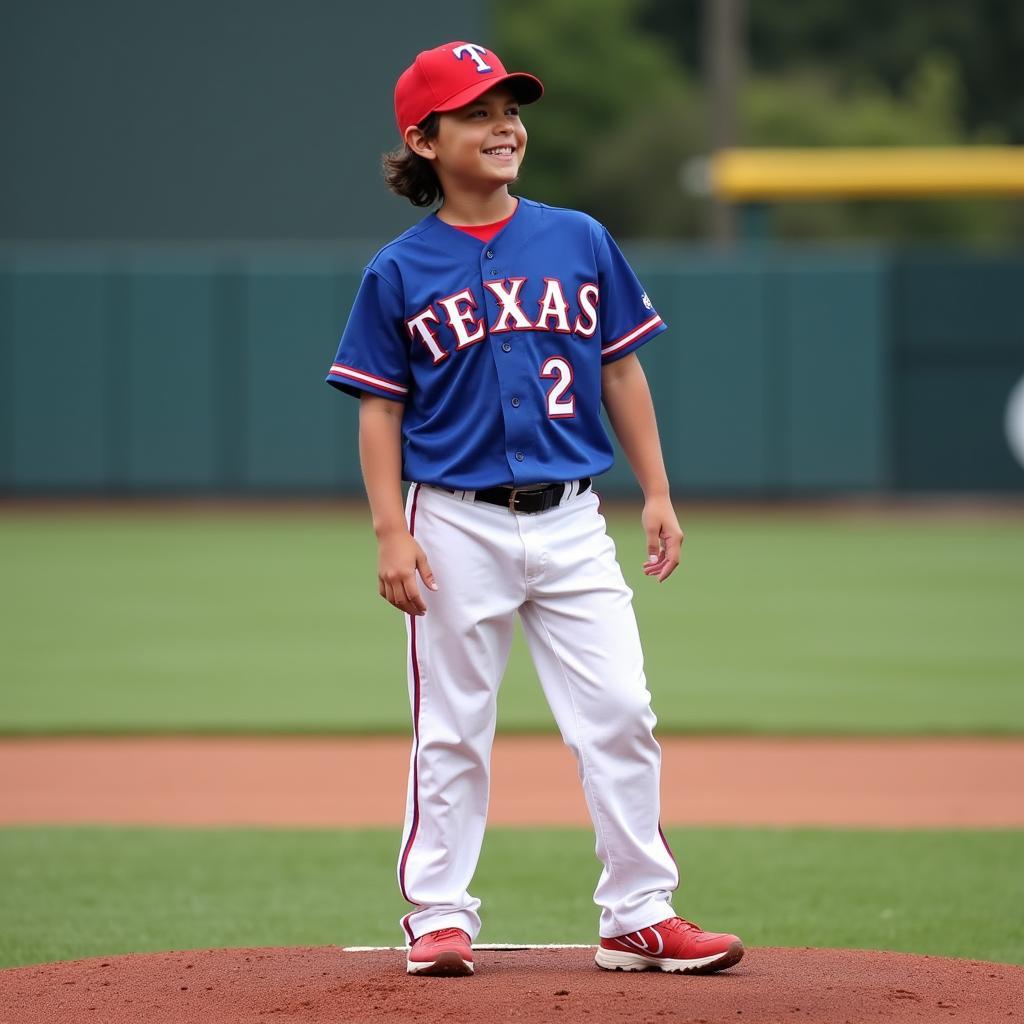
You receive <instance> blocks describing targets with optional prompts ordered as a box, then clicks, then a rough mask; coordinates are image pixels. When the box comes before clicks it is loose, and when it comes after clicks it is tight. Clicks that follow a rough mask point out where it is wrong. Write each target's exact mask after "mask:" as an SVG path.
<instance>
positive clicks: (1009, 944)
mask: <svg viewBox="0 0 1024 1024" xmlns="http://www.w3.org/2000/svg"><path fill="white" fill-rule="evenodd" d="M398 838H399V837H398V834H397V832H391V831H370V832H356V831H352V832H336V831H322V832H292V831H251V830H230V831H228V830H225V831H221V830H207V831H199V830H188V831H161V830H142V829H138V830H135V829H133V830H126V829H7V830H0V876H2V877H3V879H4V886H3V890H2V896H0V899H2V915H0V918H2V920H3V922H4V927H3V928H2V929H0V967H3V966H14V965H18V964H25V963H34V962H42V961H48V960H57V959H71V958H78V957H84V956H100V955H112V954H116V953H125V952H145V951H155V950H163V949H190V948H200V947H202V948H206V947H214V946H284V945H321V944H338V945H398V944H400V943H401V941H402V939H401V933H400V930H399V928H398V923H397V922H398V918H399V917H400V916H401V914H402V913H404V909H405V906H404V904H403V903H402V901H401V898H400V897H399V896H398V894H397V892H396V887H395V881H394V858H395V851H396V850H397V847H398ZM669 840H670V842H671V843H672V845H673V848H674V849H675V852H676V855H677V857H678V858H679V860H680V865H681V870H682V876H683V881H682V885H681V887H680V890H679V894H678V898H677V901H676V910H677V911H679V912H680V913H682V914H683V915H684V916H689V917H692V918H694V919H695V920H697V921H699V922H700V923H701V924H703V925H704V926H705V927H709V928H719V929H728V930H731V931H736V932H737V933H739V934H740V935H742V937H743V938H744V939H745V941H746V942H747V943H748V944H749V945H751V946H762V945H771V946H832V947H854V948H857V947H860V948H870V949H892V950H901V951H906V952H917V953H932V954H937V955H945V956H962V957H970V958H977V959H987V960H996V961H1002V962H1006V963H1024V918H1022V916H1021V914H1020V908H1021V906H1022V902H1024V874H1022V873H1021V871H1020V865H1021V863H1022V861H1024V832H974V833H965V832H917V833H914V832H833V831H815V830H800V831H764V830H704V829H692V830H673V831H670V833H669ZM597 873H598V863H597V860H596V858H595V857H594V853H593V835H592V834H591V833H590V832H589V831H586V830H571V831H570V830H565V831H536V832H533V831H531V832H522V831H517V830H509V829H491V830H490V831H489V832H488V835H487V839H486V841H485V844H484V854H483V858H482V860H481V864H480V870H479V872H478V874H477V879H476V882H475V884H474V892H475V893H476V895H478V896H479V897H480V898H481V899H482V900H483V901H484V915H485V926H484V931H483V932H482V933H481V935H480V941H481V942H508V941H512V942H582V943H593V942H596V938H595V935H596V929H597V911H596V908H595V907H594V905H593V903H592V902H591V899H590V897H591V892H592V890H593V887H594V884H595V883H596V880H597Z"/></svg>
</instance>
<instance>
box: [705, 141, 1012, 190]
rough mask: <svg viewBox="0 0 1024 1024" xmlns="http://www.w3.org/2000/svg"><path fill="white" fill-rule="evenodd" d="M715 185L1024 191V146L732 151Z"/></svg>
mask: <svg viewBox="0 0 1024 1024" xmlns="http://www.w3.org/2000/svg"><path fill="white" fill-rule="evenodd" d="M710 182H711V189H712V192H713V193H714V194H715V195H716V196H718V197H719V198H720V199H724V200H726V201H729V202H734V203H751V202H771V201H780V200H787V199H831V198H861V199H869V198H878V199H884V198H898V197H901V198H914V197H917V198H926V197H929V196H982V195H987V196H1012V195H1024V146H968V147H932V148H926V147H921V148H913V149H910V148H899V149H895V148H894V149H727V150H722V151H721V152H719V153H716V154H715V155H713V156H712V157H711V162H710Z"/></svg>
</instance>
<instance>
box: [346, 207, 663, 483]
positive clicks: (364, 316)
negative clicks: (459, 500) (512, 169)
mask: <svg viewBox="0 0 1024 1024" xmlns="http://www.w3.org/2000/svg"><path fill="white" fill-rule="evenodd" d="M665 327H666V325H665V323H664V322H663V321H662V319H661V317H660V316H658V314H657V312H655V310H654V308H653V307H652V305H651V302H650V300H649V299H648V297H647V294H646V293H645V292H644V289H643V287H642V286H641V285H640V282H639V281H638V280H637V278H636V275H635V274H634V273H633V270H632V268H631V267H630V266H629V264H628V263H627V262H626V259H625V257H624V256H623V255H622V253H621V252H620V251H619V248H618V246H617V245H616V244H615V242H614V240H613V239H612V237H611V236H610V235H609V233H608V231H607V230H606V229H605V228H604V227H603V226H602V225H601V224H599V223H598V222H597V221H595V220H594V219H593V218H592V217H588V216H587V215H586V214H584V213H579V212H577V211H575V210H563V209H557V208H554V207H550V206H545V205H543V204H541V203H535V202H531V201H529V200H527V199H520V200H519V204H518V206H517V208H516V211H515V213H514V214H513V216H512V219H511V220H510V221H509V222H508V224H506V225H505V227H504V228H503V229H502V230H501V232H500V233H499V234H498V235H496V236H495V237H494V238H493V239H492V240H491V241H490V242H487V243H483V242H480V241H479V239H476V238H473V237H472V236H471V235H469V234H467V233H466V232H464V231H460V230H459V229H458V228H455V227H452V226H451V225H450V224H445V223H444V221H442V220H440V219H438V217H437V215H436V214H431V215H430V216H428V217H426V218H424V219H423V220H422V221H420V223H419V224H417V225H415V226H414V227H412V228H410V229H409V230H408V231H406V232H405V233H404V234H402V235H400V236H399V237H398V238H396V239H395V240H394V241H393V242H391V243H390V244H388V245H386V246H385V247H384V248H383V249H381V250H380V252H378V253H377V255H376V256H374V258H373V259H372V260H371V261H370V264H369V266H368V267H367V268H366V270H365V272H364V274H363V280H362V283H361V285H360V287H359V292H358V294H357V295H356V299H355V303H354V304H353V307H352V311H351V313H350V315H349V319H348V323H347V325H346V327H345V331H344V334H343V335H342V338H341V344H340V346H339V347H338V354H337V357H336V359H335V361H334V364H333V365H332V366H331V370H330V373H329V374H328V375H327V382H328V383H329V384H332V385H334V387H336V388H339V389H340V390H341V391H345V392H347V393H348V394H352V395H359V394H360V393H363V392H366V393H369V394H373V395H380V396H382V397H384V398H389V399H392V400H394V401H397V402H403V403H405V409H404V412H403V418H402V438H403V445H402V449H403V450H402V475H403V477H404V478H405V479H406V480H415V481H418V482H420V483H426V484H435V485H437V486H441V487H449V488H452V489H454V490H480V489H481V488H484V487H496V486H499V485H516V486H523V485H528V484H537V483H550V482H554V481H560V480H575V479H578V478H580V477H584V476H596V475H597V474H599V473H603V472H604V471H605V470H607V469H608V468H609V467H610V466H611V464H612V461H613V451H612V446H611V442H610V440H609V438H608V435H607V433H606V432H605V429H604V425H603V423H602V422H601V367H602V365H603V364H604V363H608V362H611V361H613V360H615V359H621V358H622V357H623V356H625V355H628V354H629V353H630V352H633V351H635V350H636V349H637V348H639V347H640V346H641V345H643V344H644V343H645V342H647V341H650V339H651V338H653V337H654V336H655V335H657V334H659V333H661V331H663V330H665Z"/></svg>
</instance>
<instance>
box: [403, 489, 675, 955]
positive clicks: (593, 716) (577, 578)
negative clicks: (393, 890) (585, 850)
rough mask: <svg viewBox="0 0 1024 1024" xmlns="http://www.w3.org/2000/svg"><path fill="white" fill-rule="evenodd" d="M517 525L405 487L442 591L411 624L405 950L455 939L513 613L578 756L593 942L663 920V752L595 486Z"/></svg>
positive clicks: (667, 873)
mask: <svg viewBox="0 0 1024 1024" xmlns="http://www.w3.org/2000/svg"><path fill="white" fill-rule="evenodd" d="M575 492H576V487H573V488H572V489H571V491H570V496H569V497H568V498H567V499H563V503H562V504H561V505H559V506H556V507H555V508H552V509H550V510H549V511H547V512H541V513H538V514H536V515H519V514H515V513H512V512H510V511H509V510H508V509H505V508H500V507H498V506H496V505H488V504H484V503H482V502H474V501H471V500H462V498H460V497H459V496H457V495H456V494H451V493H449V492H447V491H444V490H441V489H438V488H434V487H429V486H424V485H420V484H414V485H413V486H412V487H411V488H410V489H409V497H408V501H407V505H406V513H407V517H408V522H409V527H410V530H411V532H412V534H413V536H414V537H415V538H416V540H417V541H418V542H419V543H420V545H421V546H422V547H423V550H424V551H425V552H426V555H427V558H428V559H429V560H430V564H431V567H432V568H433V570H434V574H435V577H436V579H437V585H438V590H437V591H431V590H429V589H427V588H426V587H425V586H422V585H421V587H420V590H421V593H422V594H423V596H424V599H425V602H426V606H427V613H426V615H423V616H420V617H418V618H414V617H412V616H407V631H408V640H409V650H408V655H409V660H408V668H409V692H410V702H411V704H412V712H413V748H412V756H411V758H410V770H409V793H408V800H407V805H406V818H405V829H404V833H403V838H402V847H401V853H400V857H399V864H398V878H399V885H400V887H401V890H402V895H403V896H404V897H405V898H406V900H408V902H409V903H411V904H412V905H413V907H414V909H413V910H412V911H411V912H410V913H409V914H407V915H406V916H405V917H404V918H403V919H402V925H403V927H404V929H405V933H406V939H407V941H409V942H411V941H412V940H413V939H414V938H416V937H418V936H420V935H423V934H424V933H426V932H431V931H435V930H437V929H439V928H461V929H463V930H464V931H465V932H467V933H468V934H469V936H470V938H473V939H475V938H476V935H477V933H478V932H479V930H480V916H479V914H478V910H479V908H480V901H479V900H478V899H475V898H474V897H472V896H471V895H470V894H469V885H470V882H471V880H472V878H473V874H474V872H475V870H476V865H477V859H478V857H479V854H480V847H481V843H482V841H483V835H484V825H485V822H486V818H487V802H488V795H489V781H490V759H491V743H492V740H493V738H494V729H495V720H496V702H497V694H498V686H499V684H500V682H501V678H502V675H503V673H504V671H505V666H506V663H507V661H508V655H509V649H510V645H511V643H512V636H513V631H514V625H515V615H516V613H517V612H518V614H519V616H520V618H521V619H522V623H523V631H524V633H525V636H526V641H527V644H528V646H529V649H530V653H531V655H532V657H533V662H534V665H535V666H536V669H537V674H538V676H539V678H540V683H541V686H542V687H543V690H544V695H545V697H546V698H547V701H548V704H549V705H550V707H551V710H552V712H553V714H554V717H555V721H556V722H557V724H558V728H559V729H560V730H561V733H562V738H563V739H564V740H565V743H566V744H567V745H568V747H569V748H570V749H571V750H572V752H573V754H574V755H575V757H576V763H577V766H578V769H579V777H580V781H581V782H582V784H583V790H584V794H585V796H586V801H587V806H588V808H589V810H590V816H591V818H592V820H593V823H594V829H595V832H596V837H597V856H598V858H599V859H600V861H601V863H602V864H603V865H604V868H603V870H602V872H601V876H600V879H599V881H598V884H597V889H596V891H595V893H594V902H595V903H597V904H598V905H599V906H600V907H601V921H600V934H601V935H602V936H604V937H612V936H616V935H623V934H625V933H627V932H632V931H637V930H638V929H640V928H645V927H647V926H649V925H651V924H655V923H657V922H658V921H662V920H664V919H665V918H667V917H672V916H673V910H672V907H671V905H670V902H669V901H670V894H671V892H672V891H673V890H674V889H675V888H676V886H677V885H678V884H679V875H678V872H677V869H676V865H675V861H674V860H673V858H672V854H671V852H670V851H669V849H668V846H667V844H666V842H665V839H664V836H663V834H662V832H661V828H660V825H659V820H658V815H659V775H660V766H661V749H660V748H659V746H658V744H657V742H656V741H655V739H654V736H653V733H652V730H653V728H654V725H655V717H654V713H653V711H652V710H651V707H650V699H651V697H650V693H649V692H648V690H647V683H646V680H645V678H644V670H643V654H642V651H641V649H640V637H639V634H638V632H637V626H636V619H635V617H634V615H633V608H632V596H633V595H632V591H631V590H630V589H629V588H628V587H627V586H626V583H625V580H624V579H623V577H622V571H621V569H620V568H619V565H618V562H617V561H616V559H615V546H614V544H613V542H612V540H611V538H610V537H609V536H608V534H607V532H606V530H605V521H604V517H603V516H602V515H601V514H600V512H599V511H598V499H597V496H596V495H595V494H594V493H593V491H588V492H585V493H584V494H582V495H577V494H576V493H575Z"/></svg>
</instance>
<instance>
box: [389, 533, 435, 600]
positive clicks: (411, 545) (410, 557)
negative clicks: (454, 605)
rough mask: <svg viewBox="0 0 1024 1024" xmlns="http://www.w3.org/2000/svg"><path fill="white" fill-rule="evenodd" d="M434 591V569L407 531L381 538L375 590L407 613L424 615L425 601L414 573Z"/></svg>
mask: <svg viewBox="0 0 1024 1024" xmlns="http://www.w3.org/2000/svg"><path fill="white" fill-rule="evenodd" d="M417 572H418V573H419V574H420V579H422V580H423V582H424V583H425V584H426V585H427V586H428V587H429V588H430V589H431V590H437V583H436V581H435V580H434V573H433V570H432V569H431V568H430V563H429V562H428V561H427V556H426V555H425V554H424V553H423V548H421V547H420V546H419V544H417V543H416V539H415V538H414V537H413V536H412V534H410V533H409V531H408V530H402V531H400V532H396V533H394V534H389V535H387V536H384V537H380V538H379V541H378V548H377V589H378V592H379V593H380V596H381V597H383V598H384V600H385V601H387V602H388V604H393V605H394V606H395V607H396V608H397V609H398V610H399V611H403V612H405V613H406V614H407V615H425V614H426V612H427V606H426V603H425V602H424V600H423V597H422V595H421V594H420V588H419V586H418V585H417V583H416V573H417Z"/></svg>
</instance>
